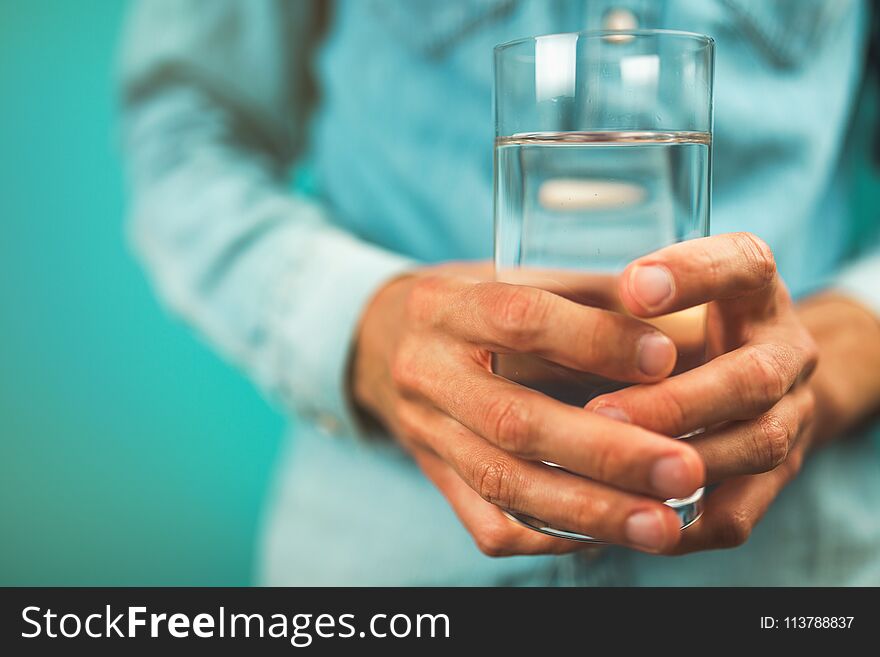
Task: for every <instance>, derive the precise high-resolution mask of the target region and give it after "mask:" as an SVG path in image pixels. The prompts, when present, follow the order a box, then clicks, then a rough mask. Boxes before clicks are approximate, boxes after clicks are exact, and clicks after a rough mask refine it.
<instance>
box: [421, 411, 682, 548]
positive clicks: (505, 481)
mask: <svg viewBox="0 0 880 657" xmlns="http://www.w3.org/2000/svg"><path fill="white" fill-rule="evenodd" d="M407 408H408V410H407V411H406V414H407V415H409V418H408V420H407V424H408V430H410V431H415V432H419V433H420V438H421V440H422V442H423V443H424V444H426V445H427V446H429V447H430V448H431V449H433V450H434V451H435V452H436V453H437V454H438V456H440V457H441V458H442V459H443V460H444V461H446V463H448V464H449V465H450V466H451V467H452V468H453V469H454V470H455V472H456V473H457V474H458V475H459V476H460V477H461V478H462V479H463V480H464V481H465V482H466V483H467V484H468V485H469V486H470V487H471V488H472V489H473V490H474V491H476V493H477V494H479V496H480V497H481V498H483V499H484V500H485V501H487V502H491V503H492V504H495V505H497V506H500V507H501V508H503V509H508V510H510V511H515V512H520V513H525V514H526V515H529V516H532V517H534V518H540V519H541V520H543V521H544V522H547V523H548V524H550V525H551V526H553V527H557V528H559V529H564V530H568V531H573V532H577V533H581V534H587V535H589V536H593V537H596V538H598V539H600V540H603V541H606V542H610V543H617V544H621V545H629V546H631V547H634V548H637V549H640V550H644V551H651V552H656V551H661V550H665V549H669V548H670V547H671V546H672V545H673V544H674V543H675V542H676V541H677V540H678V535H679V534H680V522H679V519H678V516H677V515H676V514H675V512H674V511H673V510H672V509H670V508H669V507H667V506H665V505H664V504H662V503H661V502H660V501H658V500H653V499H650V498H647V497H641V496H638V495H633V494H631V493H626V492H623V491H620V490H617V489H614V488H610V487H608V486H605V485H603V484H600V483H597V482H594V481H590V480H589V479H585V478H583V477H578V476H576V475H572V474H570V473H568V472H565V471H563V470H560V469H558V468H553V467H550V466H547V465H545V464H543V463H536V462H533V461H526V460H523V459H520V458H517V457H515V456H512V455H510V454H508V453H507V452H504V451H502V450H500V449H498V448H497V447H494V446H492V445H490V444H489V443H487V442H486V441H485V440H483V439H482V438H480V437H479V436H477V435H475V434H474V433H472V432H471V431H469V430H468V429H467V428H466V427H464V426H462V425H461V424H459V423H458V422H456V421H455V420H453V419H452V418H450V417H448V416H444V415H442V414H440V413H438V412H437V411H434V410H432V409H428V408H427V407H419V406H418V405H416V404H412V405H410V406H408V407H407Z"/></svg>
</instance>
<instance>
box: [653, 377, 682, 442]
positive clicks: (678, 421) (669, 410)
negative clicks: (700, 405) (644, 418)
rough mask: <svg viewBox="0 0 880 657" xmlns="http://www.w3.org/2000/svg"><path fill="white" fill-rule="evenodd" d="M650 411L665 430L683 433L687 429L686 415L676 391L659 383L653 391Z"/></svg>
mask: <svg viewBox="0 0 880 657" xmlns="http://www.w3.org/2000/svg"><path fill="white" fill-rule="evenodd" d="M653 395H654V396H653V398H652V400H651V404H652V408H651V412H652V414H653V413H656V417H657V418H658V419H659V421H660V423H661V424H662V425H663V427H664V429H665V430H667V431H672V432H677V433H685V432H686V431H688V430H689V429H688V417H687V411H686V410H685V407H684V405H683V404H682V402H681V401H680V400H679V398H678V396H677V395H676V393H675V392H674V391H672V390H669V389H668V388H666V387H664V386H662V385H659V386H657V387H656V388H655V389H654V391H653Z"/></svg>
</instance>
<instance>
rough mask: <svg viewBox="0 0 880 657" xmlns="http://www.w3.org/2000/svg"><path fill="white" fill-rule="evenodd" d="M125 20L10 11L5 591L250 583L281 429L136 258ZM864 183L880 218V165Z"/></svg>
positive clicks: (3, 61)
mask: <svg viewBox="0 0 880 657" xmlns="http://www.w3.org/2000/svg"><path fill="white" fill-rule="evenodd" d="M124 10H125V3H123V2H118V1H117V0H77V1H64V0H2V1H0V585H4V584H5V585H18V584H31V585H48V584H63V585H72V584H90V585H101V584H106V585H116V584H128V585H163V584H175V585H196V584H201V585H239V584H248V583H251V581H252V570H253V567H252V566H253V543H254V536H255V534H256V531H257V528H258V522H259V511H260V507H261V503H262V499H263V497H264V494H265V490H266V486H267V482H268V478H269V476H270V470H271V467H272V462H273V460H274V456H275V453H276V450H277V448H278V438H279V436H280V435H281V432H282V428H283V421H282V419H281V418H280V416H279V415H277V414H276V413H275V412H273V411H272V410H271V409H270V408H269V406H268V405H267V404H266V403H265V402H264V401H263V400H262V399H261V398H260V397H259V396H258V394H257V393H256V392H255V391H254V389H253V387H252V386H251V385H250V384H249V383H248V382H247V381H245V380H244V378H243V377H242V376H241V375H240V374H238V373H237V372H236V371H235V370H234V369H233V368H231V367H230V366H228V365H225V364H224V363H222V362H221V361H220V360H219V359H218V358H217V357H216V356H215V355H213V354H212V353H211V351H210V350H209V349H208V348H207V347H205V346H204V345H203V344H202V343H201V342H199V341H198V340H197V339H196V338H194V336H193V335H192V333H191V332H190V330H189V329H187V328H186V327H184V326H182V325H181V324H180V323H178V322H177V321H175V320H173V319H171V318H170V317H169V315H168V314H166V313H165V312H164V311H163V310H162V309H161V308H160V307H159V306H158V304H157V302H156V301H155V298H154V296H153V295H152V293H151V291H150V289H149V287H148V285H147V283H146V280H145V277H144V275H143V273H142V272H141V270H140V269H139V267H138V265H137V264H136V263H135V261H134V259H133V257H132V256H131V254H130V253H129V252H128V250H127V247H126V242H125V238H124V189H123V180H122V174H121V170H120V160H119V155H118V149H117V145H116V143H115V137H114V135H115V131H116V126H115V119H116V117H115V100H114V81H113V57H114V52H115V49H116V43H117V39H118V34H119V28H120V25H121V21H122V17H123V13H124ZM865 105H866V106H868V107H869V109H867V110H865V109H863V111H862V112H861V113H860V119H859V122H860V123H861V124H862V125H863V127H864V128H865V129H866V130H867V129H868V126H871V125H872V124H873V123H874V122H876V116H877V113H876V108H877V100H876V97H875V96H872V97H871V99H870V100H869V101H868V102H866V103H865ZM857 134H864V133H857ZM868 143H869V142H868V141H867V140H864V139H862V140H860V141H858V140H857V144H860V148H857V149H856V150H857V151H859V157H858V158H857V159H860V160H864V159H866V157H867V145H868ZM856 186H857V188H858V195H859V198H860V199H861V202H860V203H857V204H856V209H857V210H858V211H859V212H860V213H861V215H863V218H864V221H863V223H864V225H865V226H870V225H874V226H876V225H877V222H876V208H877V207H880V183H878V177H877V174H876V172H869V171H868V169H867V168H863V169H862V174H861V175H860V176H857V177H856Z"/></svg>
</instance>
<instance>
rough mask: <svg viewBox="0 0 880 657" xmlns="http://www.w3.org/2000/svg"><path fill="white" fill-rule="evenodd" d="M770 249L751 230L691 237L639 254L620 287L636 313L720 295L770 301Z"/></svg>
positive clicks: (681, 306) (653, 312) (651, 312)
mask: <svg viewBox="0 0 880 657" xmlns="http://www.w3.org/2000/svg"><path fill="white" fill-rule="evenodd" d="M776 280H777V279H776V262H775V260H774V258H773V253H772V252H771V251H770V248H769V247H768V246H767V245H766V244H765V243H764V242H763V240H761V239H760V238H758V237H756V236H755V235H753V234H751V233H728V234H725V235H716V236H714V237H705V238H702V239H695V240H688V241H686V242H680V243H678V244H673V245H671V246H667V247H666V248H663V249H660V250H659V251H656V252H654V253H652V254H650V255H647V256H644V257H643V258H639V259H638V260H635V261H634V262H632V263H630V265H629V266H628V267H627V268H626V269H625V270H624V272H623V274H622V275H621V277H620V282H619V290H618V293H619V294H620V299H621V301H622V302H623V305H624V306H625V307H626V308H627V309H628V310H629V311H630V312H631V313H633V314H634V315H638V316H641V317H654V316H657V315H664V314H666V313H669V312H673V311H677V310H683V309H684V308H690V307H692V306H697V305H699V304H702V303H707V302H709V301H714V300H717V299H732V298H737V297H743V296H748V295H756V296H758V297H760V300H763V301H765V302H769V301H770V300H771V299H772V296H773V294H774V286H775V284H776Z"/></svg>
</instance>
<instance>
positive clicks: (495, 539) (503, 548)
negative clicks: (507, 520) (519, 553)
mask: <svg viewBox="0 0 880 657" xmlns="http://www.w3.org/2000/svg"><path fill="white" fill-rule="evenodd" d="M473 537H474V542H475V543H476V544H477V549H478V550H479V551H480V552H482V553H483V554H485V555H486V556H487V557H504V556H507V555H508V554H510V553H511V550H510V543H511V535H510V530H508V529H507V528H504V527H501V526H498V525H491V526H489V527H485V528H483V527H481V528H479V529H477V530H476V531H475V532H474V534H473Z"/></svg>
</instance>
